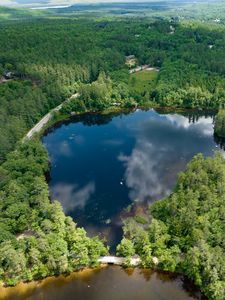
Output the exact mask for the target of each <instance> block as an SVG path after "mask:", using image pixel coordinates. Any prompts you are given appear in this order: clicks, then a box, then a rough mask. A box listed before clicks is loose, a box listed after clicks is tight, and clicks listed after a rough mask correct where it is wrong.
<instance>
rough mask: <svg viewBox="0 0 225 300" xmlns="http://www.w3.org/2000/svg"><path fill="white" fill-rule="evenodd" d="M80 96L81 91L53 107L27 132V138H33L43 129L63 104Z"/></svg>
mask: <svg viewBox="0 0 225 300" xmlns="http://www.w3.org/2000/svg"><path fill="white" fill-rule="evenodd" d="M77 97H79V93H76V94H73V95H72V96H71V97H70V98H69V99H67V100H65V101H64V102H63V103H61V104H60V105H58V106H56V107H55V108H53V109H52V110H51V111H50V112H49V113H47V114H46V115H45V116H44V117H43V118H42V119H41V120H40V121H39V122H38V123H37V124H36V125H34V127H32V128H31V129H30V131H29V132H28V133H27V134H26V136H25V138H27V139H31V138H32V136H33V135H34V134H35V133H38V132H40V131H41V129H42V128H43V127H44V125H46V124H47V123H48V122H49V121H50V120H51V118H52V116H53V113H54V112H57V111H59V110H60V109H61V108H62V106H63V104H64V103H65V102H67V101H69V100H71V99H74V98H77Z"/></svg>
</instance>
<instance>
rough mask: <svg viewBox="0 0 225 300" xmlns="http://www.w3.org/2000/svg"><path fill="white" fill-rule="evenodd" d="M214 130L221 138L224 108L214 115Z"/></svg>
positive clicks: (224, 133)
mask: <svg viewBox="0 0 225 300" xmlns="http://www.w3.org/2000/svg"><path fill="white" fill-rule="evenodd" d="M214 131H215V134H216V135H217V136H218V137H222V138H224V137H225V110H224V109H221V110H219V112H218V114H217V115H216V119H215V128H214Z"/></svg>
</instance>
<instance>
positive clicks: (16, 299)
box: [0, 267, 199, 300]
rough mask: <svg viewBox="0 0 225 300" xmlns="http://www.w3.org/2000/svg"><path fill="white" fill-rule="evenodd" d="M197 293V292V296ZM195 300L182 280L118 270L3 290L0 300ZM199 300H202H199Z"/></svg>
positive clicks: (157, 273) (82, 274)
mask: <svg viewBox="0 0 225 300" xmlns="http://www.w3.org/2000/svg"><path fill="white" fill-rule="evenodd" d="M196 293H197V292H196ZM3 299H4V300H73V299H74V300H137V299H138V300H193V299H197V297H195V293H194V292H193V289H192V292H189V291H188V290H187V288H186V285H185V282H184V280H183V277H182V276H178V275H171V274H170V275H168V274H165V273H159V272H153V271H151V270H139V269H130V270H126V271H125V270H123V269H121V268H119V267H107V268H103V269H100V268H99V269H95V270H84V271H81V272H76V273H72V274H71V275H69V276H68V277H64V276H59V277H57V278H54V277H50V278H47V279H45V280H43V281H40V282H39V283H37V282H31V283H28V284H24V283H21V284H19V285H17V286H16V287H13V288H4V289H3V288H0V300H3ZM198 299H199V298H198Z"/></svg>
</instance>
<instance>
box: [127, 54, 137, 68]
mask: <svg viewBox="0 0 225 300" xmlns="http://www.w3.org/2000/svg"><path fill="white" fill-rule="evenodd" d="M125 64H126V65H127V66H128V67H134V66H135V65H136V64H137V59H136V57H135V55H128V56H126V62H125Z"/></svg>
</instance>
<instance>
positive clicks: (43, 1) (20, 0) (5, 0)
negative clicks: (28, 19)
mask: <svg viewBox="0 0 225 300" xmlns="http://www.w3.org/2000/svg"><path fill="white" fill-rule="evenodd" d="M132 1H134V0H0V5H5V6H17V7H26V6H28V7H30V6H40V5H41V6H47V5H71V4H75V3H93V2H132ZM137 1H138V0H136V2H137ZM144 1H145V0H142V1H141V2H144ZM150 1H151V0H150Z"/></svg>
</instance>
